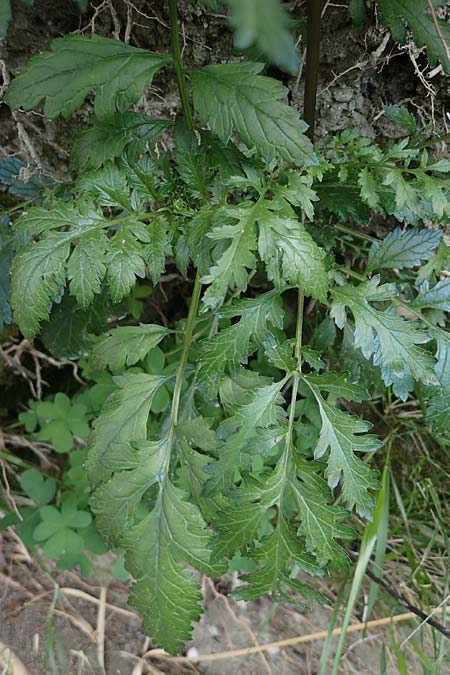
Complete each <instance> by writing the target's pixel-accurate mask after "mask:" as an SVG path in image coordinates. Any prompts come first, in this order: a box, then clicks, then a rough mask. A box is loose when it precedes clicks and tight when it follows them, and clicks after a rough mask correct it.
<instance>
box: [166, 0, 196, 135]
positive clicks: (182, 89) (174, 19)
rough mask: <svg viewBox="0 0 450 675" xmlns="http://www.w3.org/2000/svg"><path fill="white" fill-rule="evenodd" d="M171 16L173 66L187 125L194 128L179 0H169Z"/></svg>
mask: <svg viewBox="0 0 450 675" xmlns="http://www.w3.org/2000/svg"><path fill="white" fill-rule="evenodd" d="M169 17H170V38H171V41H172V58H173V67H174V70H175V76H176V79H177V85H178V91H179V93H180V99H181V107H182V109H183V116H184V120H185V122H186V126H187V127H188V128H189V129H193V128H194V122H193V119H192V111H191V106H190V104H189V94H188V89H187V86H186V75H185V73H184V69H183V64H182V61H181V48H180V34H179V31H178V12H177V0H169Z"/></svg>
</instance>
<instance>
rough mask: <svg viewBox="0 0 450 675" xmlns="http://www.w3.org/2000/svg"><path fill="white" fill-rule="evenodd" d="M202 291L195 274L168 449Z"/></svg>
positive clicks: (173, 403) (171, 415)
mask: <svg viewBox="0 0 450 675" xmlns="http://www.w3.org/2000/svg"><path fill="white" fill-rule="evenodd" d="M201 290H202V285H201V282H200V277H199V275H198V274H197V276H196V278H195V284H194V290H193V291H192V297H191V304H190V307H189V312H188V315H187V320H186V328H185V333H184V341H183V351H182V352H181V357H180V363H179V365H178V370H177V377H176V380H175V387H174V390H173V398H172V409H171V412H170V427H169V434H168V443H167V445H168V447H170V445H171V442H172V439H173V434H174V431H175V427H176V425H177V422H178V410H179V407H180V398H181V389H182V387H183V382H184V373H185V370H186V364H187V360H188V356H189V348H190V346H191V342H192V333H193V330H194V323H195V317H196V316H197V312H198V306H199V304H200V294H201Z"/></svg>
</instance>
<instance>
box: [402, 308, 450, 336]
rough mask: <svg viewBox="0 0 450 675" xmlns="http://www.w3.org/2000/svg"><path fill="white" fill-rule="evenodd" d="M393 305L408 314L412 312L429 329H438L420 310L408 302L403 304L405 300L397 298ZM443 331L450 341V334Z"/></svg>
mask: <svg viewBox="0 0 450 675" xmlns="http://www.w3.org/2000/svg"><path fill="white" fill-rule="evenodd" d="M393 303H394V304H395V305H399V306H400V307H403V308H404V309H407V310H408V312H411V313H412V314H414V315H415V316H416V317H417V318H418V319H420V320H421V321H422V322H423V323H424V324H425V325H426V326H428V328H431V329H433V330H436V329H437V326H435V325H434V324H433V323H431V321H428V319H427V317H426V316H425V315H424V314H422V312H421V311H420V310H418V309H416V308H415V307H411V305H410V304H409V303H408V302H403V300H399V299H398V298H395V299H394V300H393ZM441 330H442V332H443V333H447V335H448V338H449V339H450V333H448V332H447V331H445V330H443V329H441Z"/></svg>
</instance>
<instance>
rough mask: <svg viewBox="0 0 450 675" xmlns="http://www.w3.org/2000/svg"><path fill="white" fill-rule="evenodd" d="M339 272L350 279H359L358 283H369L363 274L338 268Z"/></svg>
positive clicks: (346, 268) (345, 268)
mask: <svg viewBox="0 0 450 675" xmlns="http://www.w3.org/2000/svg"><path fill="white" fill-rule="evenodd" d="M338 270H339V272H342V273H343V274H347V276H349V277H353V279H358V281H367V277H365V276H364V275H363V274H359V273H358V272H355V271H354V270H351V269H350V268H349V267H338Z"/></svg>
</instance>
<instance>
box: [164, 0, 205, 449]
mask: <svg viewBox="0 0 450 675" xmlns="http://www.w3.org/2000/svg"><path fill="white" fill-rule="evenodd" d="M169 15H170V35H171V40H172V56H173V64H174V68H175V74H176V78H177V85H178V91H179V93H180V99H181V106H182V109H183V116H184V119H185V122H186V126H187V127H188V128H189V129H193V128H194V123H193V121H192V112H191V108H190V105H189V96H188V91H187V86H186V77H185V74H184V70H183V64H182V62H181V50H180V36H179V32H178V15H177V0H169ZM201 291H202V284H201V281H200V275H199V273H198V272H197V274H196V277H195V282H194V289H193V291H192V297H191V304H190V306H189V312H188V315H187V319H186V328H185V332H184V340H183V349H182V352H181V357H180V362H179V364H178V369H177V376H176V379H175V386H174V391H173V398H172V408H171V411H170V423H169V432H168V437H167V448H168V450H169V454H170V450H171V447H172V442H173V436H174V433H175V428H176V425H177V423H178V411H179V408H180V398H181V389H182V387H183V382H184V375H185V371H186V364H187V361H188V357H189V349H190V346H191V342H192V334H193V330H194V323H195V317H196V316H197V312H198V307H199V304H200V295H201Z"/></svg>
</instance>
